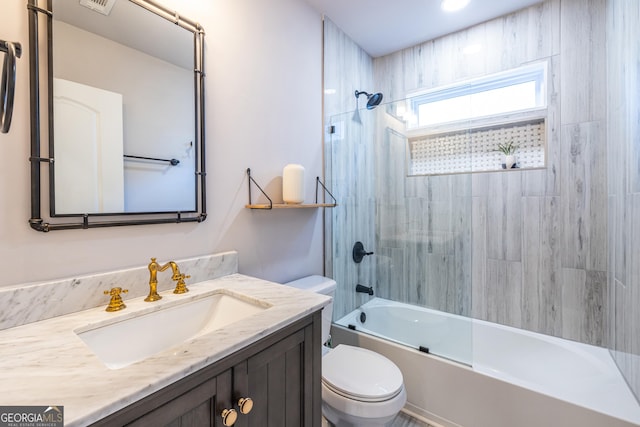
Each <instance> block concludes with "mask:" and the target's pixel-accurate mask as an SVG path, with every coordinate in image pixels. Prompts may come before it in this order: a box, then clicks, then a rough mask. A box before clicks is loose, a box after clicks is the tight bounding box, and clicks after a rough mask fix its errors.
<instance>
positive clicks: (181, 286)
mask: <svg viewBox="0 0 640 427" xmlns="http://www.w3.org/2000/svg"><path fill="white" fill-rule="evenodd" d="M176 277H177V278H178V279H177V281H178V283H176V288H175V289H174V290H173V293H174V294H186V293H187V292H189V289H188V288H187V284H186V283H184V279H190V278H191V276H189V275H186V274H182V273H181V274H178V275H177V276H176Z"/></svg>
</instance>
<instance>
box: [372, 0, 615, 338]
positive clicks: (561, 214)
mask: <svg viewBox="0 0 640 427" xmlns="http://www.w3.org/2000/svg"><path fill="white" fill-rule="evenodd" d="M604 12H605V0H548V1H546V2H544V3H542V4H540V5H538V6H534V7H530V8H527V9H524V10H522V11H520V12H516V13H513V14H511V15H508V16H505V17H502V18H499V19H495V20H492V21H489V22H487V23H484V24H481V25H478V26H475V27H472V28H470V29H468V30H465V31H461V32H458V33H454V34H452V35H449V36H445V37H442V38H439V39H436V40H433V41H430V42H427V43H423V44H421V45H418V46H415V47H413V48H410V49H405V50H403V51H400V52H397V53H394V54H391V55H388V56H386V57H382V58H378V59H376V60H374V70H375V78H376V82H377V84H378V86H377V87H379V88H380V89H381V90H383V91H384V92H385V93H388V94H389V95H390V98H393V99H402V98H405V97H406V96H407V94H409V93H411V92H412V91H415V90H420V89H429V88H432V87H436V86H440V85H445V84H450V83H453V82H456V81H459V80H464V79H469V78H473V77H478V76H483V75H486V74H490V73H495V72H499V71H503V70H508V69H511V68H515V67H518V66H521V65H524V64H527V63H530V62H534V61H541V60H545V61H547V62H548V64H549V73H548V89H549V97H548V117H547V127H548V134H547V137H548V140H547V143H548V152H547V166H546V169H544V170H533V171H509V172H491V173H477V174H472V175H465V176H466V177H468V178H469V179H470V180H471V198H470V201H467V200H465V197H466V194H464V193H455V194H450V196H451V197H453V198H454V199H449V200H448V201H449V203H450V206H452V207H453V206H457V205H459V204H463V205H464V204H467V205H470V210H471V215H470V217H471V222H472V224H471V230H472V231H471V235H470V236H469V237H470V241H467V242H464V241H460V240H458V241H456V242H455V244H454V245H452V246H451V248H449V252H448V254H446V255H444V256H442V258H441V262H442V263H444V264H445V266H440V269H441V270H446V271H450V272H456V273H460V270H461V269H462V272H461V274H463V275H464V273H465V271H464V267H465V264H464V262H461V261H460V259H459V257H457V256H456V255H457V253H460V252H462V253H464V250H465V249H464V247H462V248H461V246H464V245H466V246H470V247H471V254H470V255H471V261H470V262H471V278H472V279H471V283H472V295H471V301H472V310H471V311H472V314H473V316H474V317H477V318H481V319H484V320H489V321H493V322H498V323H502V324H507V325H510V326H515V327H522V328H525V329H529V330H533V331H536V332H541V333H545V334H550V335H556V336H562V337H564V338H568V339H575V340H579V341H583V342H587V343H591V344H599V345H601V344H603V343H604V339H603V337H604V335H603V328H604V322H605V313H604V307H605V297H606V295H607V292H606V291H605V289H606V273H605V271H606V268H607V265H606V261H607V259H606V243H607V241H606V226H607V222H606V221H607V217H606V140H605V137H606V132H605V130H606V122H605V119H606V110H605V99H606V98H605V83H606V73H605V66H604V54H605V50H604V49H605V32H604V31H605V18H604V16H605V14H604ZM471 43H480V44H481V45H482V46H483V50H482V52H481V53H479V54H477V55H475V56H474V55H469V56H466V55H463V54H462V49H463V48H464V47H465V46H466V45H468V44H471ZM397 176H398V177H401V174H400V173H398V174H397ZM400 179H404V180H406V181H407V185H410V186H411V187H412V188H417V189H419V191H418V193H414V194H409V193H405V199H404V203H405V204H406V205H407V206H408V205H410V204H414V205H415V204H416V203H417V204H419V205H420V206H421V208H420V209H418V210H417V211H414V212H407V216H406V217H405V221H406V223H407V224H409V223H410V222H411V221H412V220H413V218H415V217H416V216H417V215H420V214H421V213H422V214H423V215H425V216H427V215H429V209H428V206H429V204H430V203H431V202H432V200H431V199H430V198H431V197H432V196H431V194H447V191H446V185H448V184H445V189H444V191H442V190H443V189H440V188H439V187H438V186H439V185H440V183H439V181H442V180H443V178H442V177H410V178H402V177H401V178H400ZM450 179H458V180H459V179H464V178H459V177H455V176H453V177H451V178H450ZM457 189H458V190H462V191H465V189H466V188H465V186H464V183H461V184H459V185H458V187H457ZM456 197H457V200H455V198H456ZM379 208H380V211H383V210H384V209H385V207H384V205H383V204H382V203H379ZM394 209H395V208H394ZM459 211H460V212H461V213H464V211H465V208H464V206H463V207H459ZM443 213H444V214H452V213H453V211H445V212H443ZM454 221H456V220H455V217H454ZM463 237H466V236H465V235H464V233H463ZM380 243H382V242H380ZM378 250H379V251H382V250H383V249H382V248H378ZM456 251H457V252H456ZM403 257H404V258H405V259H406V261H405V262H404V265H405V266H410V267H409V268H415V266H416V265H418V266H419V265H421V264H424V262H425V261H424V259H425V258H424V255H423V254H420V253H417V254H416V253H412V252H411V251H408V252H406V253H404V254H403ZM394 276H395V277H394V278H393V280H391V281H389V283H388V285H389V286H390V287H397V286H405V287H408V288H409V291H408V292H407V293H409V294H410V293H415V291H412V290H411V288H412V287H414V286H420V281H412V280H407V278H408V275H407V274H406V273H405V274H403V273H402V272H398V274H396V275H394ZM398 278H404V279H405V280H404V281H403V283H402V284H400V283H397V281H398ZM463 279H464V276H462V277H460V274H447V275H444V276H442V277H441V279H440V280H441V281H442V280H445V281H448V283H440V284H439V287H440V288H441V290H442V291H443V292H448V293H449V294H450V293H451V292H452V290H454V292H453V293H454V295H455V290H457V289H458V288H459V287H460V282H459V281H460V280H463ZM430 292H431V291H427V292H426V293H430ZM423 293H424V292H423ZM426 303H427V304H428V305H431V306H435V307H437V308H439V309H444V310H446V311H450V312H459V311H460V302H459V300H458V299H457V298H451V297H443V296H439V297H435V299H434V300H428V298H427V300H426ZM452 303H453V304H454V305H451V304H452Z"/></svg>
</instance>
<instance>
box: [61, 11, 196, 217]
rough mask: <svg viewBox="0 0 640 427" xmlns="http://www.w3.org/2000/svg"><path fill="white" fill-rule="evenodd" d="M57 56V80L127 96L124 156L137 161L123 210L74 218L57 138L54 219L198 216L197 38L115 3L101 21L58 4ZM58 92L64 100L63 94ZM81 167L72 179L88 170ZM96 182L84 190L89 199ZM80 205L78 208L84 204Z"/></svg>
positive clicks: (109, 208)
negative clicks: (166, 214)
mask: <svg viewBox="0 0 640 427" xmlns="http://www.w3.org/2000/svg"><path fill="white" fill-rule="evenodd" d="M52 49H53V67H52V74H53V77H54V78H57V79H64V80H67V81H71V82H76V83H80V84H82V85H86V86H90V87H94V88H99V89H103V90H105V91H109V92H115V93H119V94H121V95H122V101H123V104H122V107H121V108H122V125H121V126H122V138H123V139H122V141H121V142H120V143H118V147H119V148H120V150H121V151H122V152H121V158H120V163H122V154H124V155H127V156H136V157H137V158H132V157H127V158H125V159H124V184H123V185H124V205H123V206H122V207H120V208H119V209H113V207H115V205H104V208H103V209H101V210H86V209H79V210H76V211H72V210H70V209H67V207H69V206H71V204H70V203H71V201H69V203H67V202H65V201H62V200H60V197H61V196H62V197H64V196H63V195H62V194H61V193H60V191H59V190H58V189H59V188H69V187H67V186H66V185H67V184H66V183H58V179H59V175H58V172H59V170H60V169H63V168H65V167H66V166H64V165H63V164H61V163H60V162H59V161H58V153H59V152H60V150H59V147H58V144H59V141H60V138H59V137H58V136H55V140H54V152H55V156H56V159H55V170H56V174H55V176H54V187H55V206H54V209H55V210H54V214H55V215H58V214H84V213H92V212H93V213H121V212H126V213H141V212H173V211H181V212H192V211H195V210H196V208H197V207H196V194H197V193H196V189H197V187H196V180H197V175H196V157H197V156H196V152H195V146H194V143H195V142H196V134H195V123H196V117H195V111H194V105H195V92H194V37H193V33H191V32H190V31H187V30H186V29H184V28H181V27H179V26H177V25H175V24H174V23H173V22H170V21H168V20H166V19H164V18H161V17H160V16H157V15H156V14H154V13H151V12H149V11H148V10H146V9H144V8H142V7H140V6H138V5H136V4H133V3H131V2H129V1H116V2H115V3H114V5H113V8H112V9H111V11H110V12H109V13H108V14H102V13H99V11H96V10H92V9H89V8H87V7H84V6H82V5H81V4H80V2H78V1H77V0H75V1H71V0H54V1H53V43H52ZM53 92H54V97H57V95H58V94H57V89H56V87H54V91H53ZM53 110H54V111H53V115H54V118H55V120H54V121H55V123H54V126H55V127H56V129H55V132H54V135H57V134H58V129H57V124H58V121H59V120H58V116H59V115H60V112H59V111H58V106H57V105H54V109H53ZM77 123H78V122H77ZM78 125H80V124H79V123H78ZM85 125H86V124H82V125H80V126H85ZM86 126H90V125H86ZM87 145H88V144H87ZM123 147H124V148H123ZM84 148H85V149H86V146H85V147H84ZM139 157H145V158H156V159H167V160H170V159H176V160H178V161H179V163H178V164H176V165H175V166H172V165H170V164H169V163H168V162H165V161H152V160H140V159H139ZM75 163H76V165H74V166H73V167H74V170H72V171H69V176H73V175H75V174H76V172H77V170H75V168H77V167H82V168H84V166H86V165H82V166H79V165H78V163H79V162H75ZM97 176H100V175H97ZM90 182H91V181H86V183H83V184H82V185H83V186H84V187H83V188H87V194H86V196H90V194H88V193H89V191H88V188H90V185H89V183H90ZM74 185H80V184H79V183H74ZM91 185H93V184H91ZM66 195H67V196H71V195H70V194H66ZM83 197H84V196H83ZM94 199H95V197H94ZM73 203H74V204H73V206H77V207H78V208H79V207H82V206H84V204H83V203H85V202H83V201H78V202H77V203H76V202H73ZM92 203H94V202H92ZM95 203H98V202H95ZM60 208H63V210H61V209H60Z"/></svg>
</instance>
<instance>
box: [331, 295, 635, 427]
mask: <svg viewBox="0 0 640 427" xmlns="http://www.w3.org/2000/svg"><path fill="white" fill-rule="evenodd" d="M363 313H364V315H363ZM363 320H364V322H363ZM331 336H332V344H333V345H334V346H335V345H337V344H340V343H344V344H351V345H358V346H361V347H365V348H369V349H371V350H373V351H377V352H378V353H381V354H383V355H385V356H387V357H388V358H389V359H391V360H393V361H394V362H395V363H396V364H397V365H398V367H399V368H400V369H401V371H402V373H403V376H404V381H405V387H406V389H407V396H408V403H407V406H406V407H405V410H406V411H407V412H409V413H411V414H413V415H415V416H417V417H419V418H423V419H425V420H427V421H430V422H431V423H432V424H436V425H438V424H439V425H442V426H451V427H455V426H463V427H540V426H563V427H564V426H567V427H573V426H575V427H618V426H619V427H623V426H626V427H630V426H640V406H639V405H638V402H637V401H636V399H635V397H634V396H633V395H632V393H631V391H630V390H629V388H628V387H627V384H626V383H625V381H624V378H623V377H622V375H620V373H619V371H618V369H617V367H616V365H615V363H614V362H613V360H612V358H611V356H610V355H609V352H608V350H606V349H603V348H600V347H595V346H590V345H586V344H582V343H578V342H573V341H567V340H564V339H560V338H555V337H550V336H547V335H542V334H537V333H533V332H528V331H524V330H521V329H517V328H511V327H507V326H503V325H498V324H495V323H490V322H485V321H481V320H475V319H474V320H472V319H469V318H466V317H462V316H456V315H452V314H448V313H442V312H439V311H436V310H431V309H427V308H420V307H416V306H412V305H408V304H403V303H397V302H393V301H388V300H385V299H382V298H374V299H372V300H371V301H369V302H368V303H366V304H364V305H363V306H362V307H360V308H359V309H357V310H355V311H353V312H351V313H349V314H348V315H347V316H345V317H343V318H342V319H340V320H338V321H337V322H336V323H334V325H333V326H332V335H331Z"/></svg>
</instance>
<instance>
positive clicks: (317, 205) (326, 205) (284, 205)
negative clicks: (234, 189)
mask: <svg viewBox="0 0 640 427" xmlns="http://www.w3.org/2000/svg"><path fill="white" fill-rule="evenodd" d="M336 206H337V204H335V203H311V204H292V203H291V204H289V203H274V204H273V206H269V204H268V203H267V204H260V205H245V208H248V209H266V210H269V209H313V208H334V207H336Z"/></svg>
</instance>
